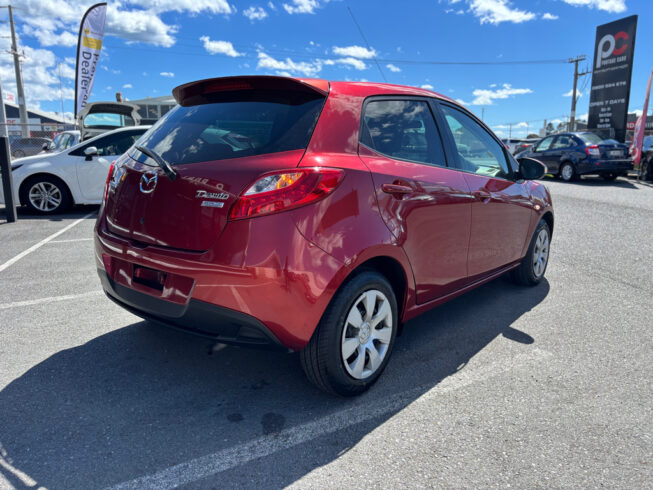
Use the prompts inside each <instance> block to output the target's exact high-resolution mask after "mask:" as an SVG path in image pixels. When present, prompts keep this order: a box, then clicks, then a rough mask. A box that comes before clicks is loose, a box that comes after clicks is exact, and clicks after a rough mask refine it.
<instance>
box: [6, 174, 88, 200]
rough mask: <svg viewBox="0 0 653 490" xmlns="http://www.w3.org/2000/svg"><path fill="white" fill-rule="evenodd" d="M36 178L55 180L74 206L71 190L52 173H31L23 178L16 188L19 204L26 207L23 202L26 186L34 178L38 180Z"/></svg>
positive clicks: (73, 196)
mask: <svg viewBox="0 0 653 490" xmlns="http://www.w3.org/2000/svg"><path fill="white" fill-rule="evenodd" d="M38 177H41V178H42V177H49V178H52V179H55V180H57V181H58V182H60V183H61V185H62V186H63V188H64V190H65V191H66V192H67V193H68V195H69V196H70V200H71V203H72V204H75V195H74V194H73V192H72V189H71V188H70V186H69V185H68V184H67V183H66V181H65V180H63V179H62V178H61V177H59V176H58V175H56V174H53V173H51V172H36V173H33V174H31V175H28V176H27V177H25V178H24V179H23V180H22V182H21V183H20V184H19V186H18V198H19V200H20V203H21V204H22V205H23V206H26V205H27V202H26V201H25V200H24V199H25V195H26V193H27V185H28V184H29V183H30V182H31V181H32V180H34V179H35V178H38Z"/></svg>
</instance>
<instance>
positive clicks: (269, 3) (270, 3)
mask: <svg viewBox="0 0 653 490" xmlns="http://www.w3.org/2000/svg"><path fill="white" fill-rule="evenodd" d="M268 7H270V10H277V6H276V5H275V4H274V3H272V2H268Z"/></svg>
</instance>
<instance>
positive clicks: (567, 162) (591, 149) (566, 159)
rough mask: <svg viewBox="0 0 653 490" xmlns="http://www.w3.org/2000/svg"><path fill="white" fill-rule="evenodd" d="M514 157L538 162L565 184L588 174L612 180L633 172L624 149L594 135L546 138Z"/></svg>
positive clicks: (624, 146)
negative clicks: (527, 158)
mask: <svg viewBox="0 0 653 490" xmlns="http://www.w3.org/2000/svg"><path fill="white" fill-rule="evenodd" d="M516 156H518V157H530V158H535V159H537V160H540V161H541V162H542V163H544V164H545V165H546V166H547V169H548V173H550V174H553V175H557V176H558V177H560V178H561V179H562V180H564V181H567V182H569V181H571V180H574V179H575V178H577V177H578V176H579V175H588V174H594V175H600V176H601V177H603V178H604V179H606V180H614V179H616V178H617V177H618V176H620V175H626V174H627V173H628V170H631V169H632V168H633V161H632V159H631V158H630V156H629V155H628V147H627V146H626V145H624V144H622V143H618V142H617V141H615V140H604V139H602V138H601V137H600V136H598V135H596V134H594V133H582V132H579V133H561V134H554V135H551V136H547V137H546V138H543V139H541V140H540V141H538V142H537V143H536V144H535V145H533V147H532V148H531V149H530V150H527V151H525V152H522V153H520V154H519V155H516Z"/></svg>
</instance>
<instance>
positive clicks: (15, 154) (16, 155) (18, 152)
mask: <svg viewBox="0 0 653 490" xmlns="http://www.w3.org/2000/svg"><path fill="white" fill-rule="evenodd" d="M12 155H13V157H14V158H23V157H24V156H25V152H24V151H23V150H16V151H14V152H13V153H12Z"/></svg>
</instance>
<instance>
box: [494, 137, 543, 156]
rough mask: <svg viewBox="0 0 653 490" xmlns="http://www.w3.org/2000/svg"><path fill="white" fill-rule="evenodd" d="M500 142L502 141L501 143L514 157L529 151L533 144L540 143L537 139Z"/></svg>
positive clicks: (505, 139) (504, 140)
mask: <svg viewBox="0 0 653 490" xmlns="http://www.w3.org/2000/svg"><path fill="white" fill-rule="evenodd" d="M501 141H503V143H504V144H505V145H506V148H508V150H509V151H510V153H512V154H513V155H516V154H517V153H520V152H522V151H524V150H528V149H530V147H531V146H533V144H534V143H537V142H538V141H540V139H539V138H526V139H523V138H522V139H517V138H504V139H502V140H501Z"/></svg>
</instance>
